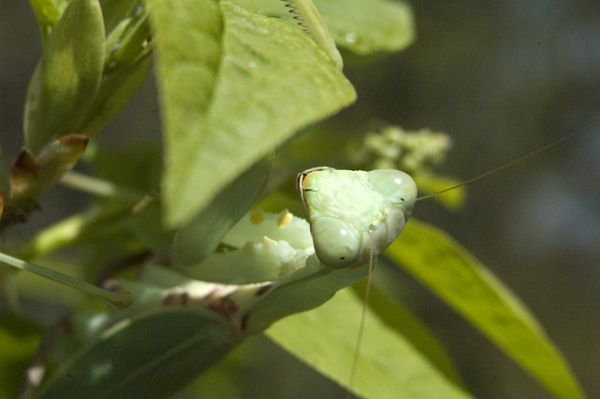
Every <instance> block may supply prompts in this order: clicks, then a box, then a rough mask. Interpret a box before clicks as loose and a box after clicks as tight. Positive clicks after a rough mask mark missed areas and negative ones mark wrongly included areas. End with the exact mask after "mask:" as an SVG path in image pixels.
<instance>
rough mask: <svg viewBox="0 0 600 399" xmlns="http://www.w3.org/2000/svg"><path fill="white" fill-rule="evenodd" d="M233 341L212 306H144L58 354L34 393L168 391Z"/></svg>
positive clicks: (109, 395) (145, 395)
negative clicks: (66, 356) (66, 357)
mask: <svg viewBox="0 0 600 399" xmlns="http://www.w3.org/2000/svg"><path fill="white" fill-rule="evenodd" d="M68 338H70V337H63V339H68ZM235 342H236V337H235V330H234V329H233V328H232V326H231V325H230V324H229V323H228V321H227V320H225V319H224V318H222V317H218V316H217V315H216V313H215V312H210V311H201V310H198V309H191V310H190V309H183V308H174V307H173V308H167V309H165V310H164V311H162V312H148V313H146V314H141V315H138V316H137V317H134V318H129V319H127V320H124V321H123V322H122V323H116V324H115V325H114V326H112V327H111V328H109V329H108V330H107V331H104V332H103V333H102V335H101V337H99V340H98V342H95V344H94V345H89V346H87V347H85V348H84V349H83V350H82V351H81V352H80V353H78V355H77V357H76V358H75V359H71V360H70V361H68V362H66V361H60V360H61V359H58V360H59V363H58V365H59V367H60V369H58V370H57V373H56V374H55V375H54V376H53V378H50V379H49V380H48V381H47V382H46V383H45V384H44V385H42V387H41V391H40V394H39V396H36V397H39V398H40V399H42V398H43V399H50V398H61V399H62V398H66V397H71V398H123V399H124V398H149V397H153V398H160V397H169V396H170V395H172V394H173V393H175V392H176V391H177V390H179V389H181V388H182V386H184V385H185V384H186V383H188V382H189V381H191V380H192V379H193V378H194V377H196V376H197V375H198V374H199V373H201V372H202V371H203V370H205V369H206V368H208V367H211V366H212V365H213V364H214V363H215V362H216V361H218V360H219V359H220V358H222V357H223V356H224V355H225V354H226V353H227V352H229V351H230V350H231V349H232V348H233V347H234V345H235ZM117 355H118V356H117ZM74 381H76V382H77V383H75V384H74V383H73V382H74Z"/></svg>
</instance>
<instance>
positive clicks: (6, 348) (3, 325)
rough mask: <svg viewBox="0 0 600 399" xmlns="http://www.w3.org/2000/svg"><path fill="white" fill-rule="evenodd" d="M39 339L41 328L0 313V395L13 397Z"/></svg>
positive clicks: (11, 315) (8, 314) (9, 314)
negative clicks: (0, 354)
mask: <svg viewBox="0 0 600 399" xmlns="http://www.w3.org/2000/svg"><path fill="white" fill-rule="evenodd" d="M40 340H41V329H40V328H39V327H38V326H36V325H34V324H32V323H30V322H27V321H25V320H22V319H20V318H18V317H17V316H15V315H13V314H11V313H5V312H2V313H0V348H2V357H1V358H0V397H1V398H14V397H16V395H17V391H18V388H19V382H20V381H21V379H22V378H23V374H24V373H25V370H26V368H27V365H28V364H29V362H30V361H31V358H32V357H33V355H34V354H35V352H36V350H37V347H38V345H39V343H40Z"/></svg>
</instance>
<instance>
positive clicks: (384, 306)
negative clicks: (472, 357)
mask: <svg viewBox="0 0 600 399" xmlns="http://www.w3.org/2000/svg"><path fill="white" fill-rule="evenodd" d="M376 270H378V269H376ZM375 273H377V272H375ZM375 284H376V282H373V284H372V285H371V290H370V295H369V307H370V309H372V310H373V312H375V313H377V316H378V317H379V318H380V319H381V321H382V322H384V323H386V324H387V325H388V326H389V327H390V328H392V329H394V330H396V332H397V333H398V334H402V335H403V336H404V337H405V338H406V339H407V340H408V341H410V343H411V344H412V345H413V346H414V347H415V349H417V350H418V351H419V352H421V354H422V355H423V356H425V357H427V359H428V360H429V361H430V362H431V363H432V364H433V365H435V366H436V367H437V368H438V369H439V370H440V371H441V372H442V373H444V374H445V375H446V377H447V378H449V379H450V380H452V381H454V382H455V383H456V384H457V385H459V386H460V387H464V383H463V381H462V380H461V378H460V375H459V374H458V371H457V370H456V368H455V367H454V365H453V364H452V360H451V358H450V355H449V354H448V352H447V351H446V349H445V348H444V346H443V345H442V343H441V342H440V341H439V340H438V339H437V338H436V336H435V335H433V333H432V332H431V331H430V330H429V329H428V328H427V326H425V325H424V324H423V322H422V321H421V320H419V319H418V318H417V317H416V316H415V315H414V314H413V313H412V312H411V311H410V310H409V309H407V308H406V307H404V306H403V305H402V304H400V303H398V302H396V301H395V300H394V299H393V298H391V297H390V296H387V295H386V294H385V293H384V292H383V291H382V290H380V289H378V288H377V286H376V285H375ZM366 287H367V282H366V280H363V281H361V282H360V283H358V284H355V285H354V286H353V288H354V290H355V292H356V293H357V294H358V297H359V298H364V297H365V293H366ZM367 328H368V326H367Z"/></svg>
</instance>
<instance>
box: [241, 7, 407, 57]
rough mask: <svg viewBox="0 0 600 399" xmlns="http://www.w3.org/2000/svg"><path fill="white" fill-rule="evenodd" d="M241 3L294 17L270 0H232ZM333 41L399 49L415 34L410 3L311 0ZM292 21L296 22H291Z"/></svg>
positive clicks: (360, 49) (354, 47) (352, 47)
mask: <svg viewBox="0 0 600 399" xmlns="http://www.w3.org/2000/svg"><path fill="white" fill-rule="evenodd" d="M234 2H235V3H236V4H238V5H240V6H241V7H244V8H246V9H248V10H251V11H254V12H260V13H262V14H265V15H270V16H277V17H280V18H284V19H287V20H290V21H294V20H293V19H292V18H293V14H290V13H289V12H288V10H289V9H288V8H285V7H283V4H282V3H280V2H277V1H273V0H234ZM313 3H314V4H315V6H316V7H317V9H318V10H319V13H320V14H321V16H322V17H323V19H324V20H325V23H326V24H327V27H328V28H329V30H330V32H331V35H332V36H333V39H334V40H335V43H336V44H337V45H338V47H342V48H344V49H347V50H349V51H352V52H353V53H356V54H360V55H367V54H371V53H377V52H382V51H385V52H395V51H400V50H402V49H404V48H406V47H407V46H408V45H410V44H411V43H412V42H413V40H414V38H415V27H414V19H413V14H412V9H411V7H410V6H409V5H408V4H407V3H404V2H401V1H389V0H313ZM294 23H296V22H294Z"/></svg>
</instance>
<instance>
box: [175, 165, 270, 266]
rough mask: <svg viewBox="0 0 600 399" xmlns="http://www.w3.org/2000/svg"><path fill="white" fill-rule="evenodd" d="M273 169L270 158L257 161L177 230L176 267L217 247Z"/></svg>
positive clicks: (202, 257) (253, 201) (198, 259)
mask: <svg viewBox="0 0 600 399" xmlns="http://www.w3.org/2000/svg"><path fill="white" fill-rule="evenodd" d="M270 169H271V165H270V163H269V162H268V161H262V162H259V163H257V164H256V165H254V166H253V167H252V168H250V169H249V170H248V171H247V172H245V173H244V174H242V175H240V176H239V177H238V178H237V179H236V180H234V181H233V182H232V183H231V184H230V185H229V186H228V187H227V188H226V189H225V190H223V191H221V193H219V195H217V196H216V197H215V198H214V200H213V201H212V202H211V203H210V205H208V206H207V207H206V208H204V210H203V211H202V212H201V213H200V214H199V215H198V216H196V217H195V218H194V219H193V220H192V221H191V222H190V223H187V224H186V225H185V226H182V227H181V228H180V229H179V230H178V231H177V234H176V235H175V238H174V240H173V244H172V247H171V257H172V259H173V265H174V266H175V267H181V268H185V267H186V266H190V265H195V264H200V263H201V262H202V261H203V260H205V259H206V258H207V257H208V256H209V255H210V254H212V253H213V252H214V251H215V249H217V247H218V246H219V244H220V243H221V241H222V240H223V237H224V236H225V234H227V232H228V231H229V229H231V227H232V226H233V225H234V224H236V223H237V222H238V220H240V219H241V217H242V216H244V214H246V212H248V211H249V210H250V208H252V206H253V205H254V204H256V202H257V201H258V200H259V199H260V196H261V195H262V193H263V192H264V190H265V187H266V185H267V181H268V179H269V172H270Z"/></svg>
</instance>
